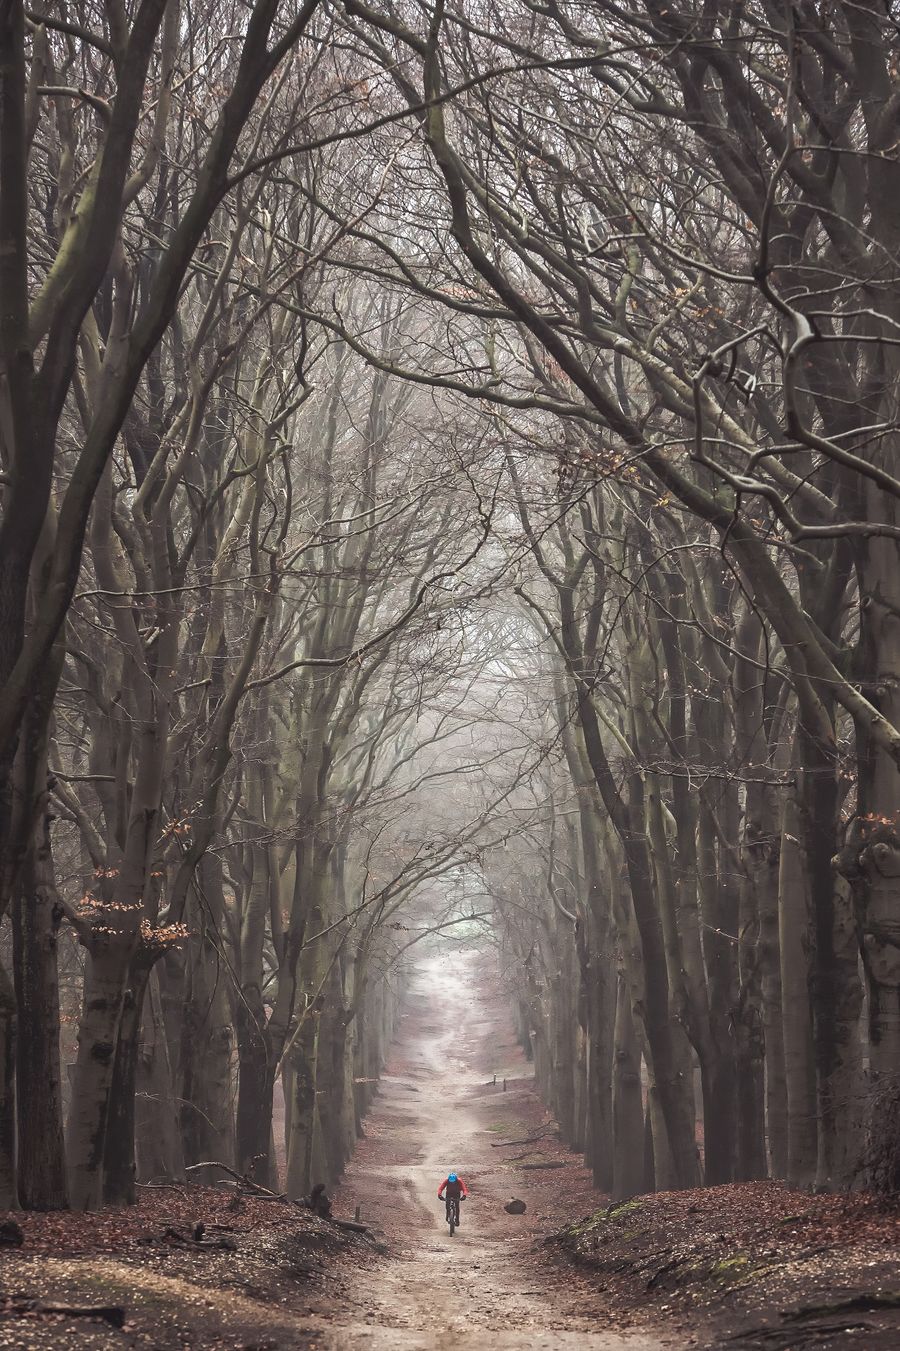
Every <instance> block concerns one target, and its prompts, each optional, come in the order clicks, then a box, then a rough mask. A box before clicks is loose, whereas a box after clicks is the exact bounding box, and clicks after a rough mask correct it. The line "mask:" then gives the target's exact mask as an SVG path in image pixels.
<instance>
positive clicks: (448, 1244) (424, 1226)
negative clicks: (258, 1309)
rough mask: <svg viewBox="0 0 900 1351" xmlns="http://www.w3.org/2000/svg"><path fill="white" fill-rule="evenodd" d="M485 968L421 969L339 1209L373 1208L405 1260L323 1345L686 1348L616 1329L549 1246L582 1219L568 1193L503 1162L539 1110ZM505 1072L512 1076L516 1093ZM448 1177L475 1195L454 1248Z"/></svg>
mask: <svg viewBox="0 0 900 1351" xmlns="http://www.w3.org/2000/svg"><path fill="white" fill-rule="evenodd" d="M476 973H478V967H477V964H476V962H475V960H474V959H463V960H461V961H460V963H459V964H458V965H456V964H455V965H454V966H453V967H452V968H449V967H448V966H446V965H445V964H439V963H431V964H429V965H427V966H423V967H422V968H421V969H420V971H419V972H418V974H417V976H416V979H415V981H414V984H413V986H412V989H411V991H410V996H409V1001H408V1005H407V1010H408V1011H407V1013H406V1015H405V1021H404V1025H403V1029H402V1033H401V1037H400V1039H399V1040H398V1042H397V1043H396V1044H395V1046H394V1048H393V1050H392V1054H391V1060H390V1063H389V1065H388V1069H387V1073H386V1074H385V1076H384V1077H383V1079H382V1082H381V1089H380V1092H379V1097H378V1100H377V1102H376V1105H375V1107H374V1109H373V1112H372V1113H371V1115H370V1116H369V1118H368V1119H367V1122H366V1139H365V1140H364V1141H362V1142H361V1143H360V1147H359V1150H358V1152H357V1155H356V1157H355V1158H354V1160H353V1163H352V1164H351V1166H350V1168H349V1169H348V1172H347V1176H346V1178H345V1181H344V1183H343V1185H342V1187H341V1190H340V1193H339V1196H338V1208H339V1210H340V1212H341V1213H347V1212H348V1211H351V1212H352V1209H353V1207H354V1206H356V1205H360V1206H361V1209H362V1214H363V1218H365V1219H367V1220H369V1222H370V1223H373V1224H375V1225H377V1226H379V1227H381V1228H383V1229H384V1230H385V1233H386V1235H387V1237H388V1240H389V1243H390V1248H391V1256H390V1257H389V1258H387V1259H384V1260H382V1262H380V1263H379V1264H378V1266H377V1267H375V1268H373V1269H371V1270H368V1271H366V1272H362V1273H359V1275H358V1276H357V1278H356V1279H355V1280H354V1281H353V1282H352V1283H351V1285H350V1288H349V1290H348V1292H347V1293H348V1303H349V1305H350V1307H349V1308H348V1309H347V1310H345V1311H342V1314H341V1315H337V1316H336V1317H335V1320H334V1325H333V1327H332V1330H331V1331H330V1333H329V1334H328V1336H327V1340H325V1342H324V1345H326V1346H328V1347H333V1348H363V1347H371V1348H387V1347H417V1348H434V1351H445V1349H446V1351H451V1349H452V1348H456V1347H465V1348H470V1349H471V1351H476V1349H480V1348H493V1347H509V1348H512V1347H515V1348H521V1349H522V1351H526V1349H527V1348H547V1349H548V1351H553V1349H555V1348H563V1347H576V1346H577V1347H586V1348H594V1351H657V1349H658V1348H661V1347H662V1346H663V1345H667V1346H671V1345H673V1343H671V1342H669V1341H668V1340H666V1342H665V1343H664V1342H663V1341H662V1340H660V1339H659V1338H658V1337H654V1336H651V1335H647V1334H639V1333H634V1332H631V1333H617V1332H616V1331H614V1330H613V1329H611V1328H609V1329H608V1328H604V1319H603V1317H602V1313H600V1312H599V1311H598V1309H597V1305H598V1303H599V1298H598V1291H597V1288H596V1284H594V1285H591V1284H590V1282H589V1281H588V1280H586V1279H585V1278H583V1277H581V1276H579V1275H576V1274H574V1273H571V1272H568V1271H567V1272H562V1271H560V1270H559V1269H558V1268H556V1267H555V1266H553V1264H552V1263H551V1262H550V1261H549V1260H545V1259H544V1258H543V1256H542V1254H541V1253H540V1251H535V1249H534V1238H535V1235H536V1233H539V1232H540V1231H541V1230H544V1231H546V1230H547V1229H549V1228H552V1227H554V1225H555V1224H556V1223H559V1222H562V1221H563V1220H564V1219H565V1218H573V1217H572V1215H571V1212H570V1211H569V1210H567V1209H566V1203H565V1201H562V1202H561V1201H560V1200H559V1199H558V1198H557V1197H555V1195H554V1193H555V1191H558V1188H556V1187H555V1186H554V1183H553V1181H552V1179H553V1176H554V1172H553V1171H551V1170H546V1171H545V1170H534V1171H531V1172H528V1171H526V1172H523V1171H522V1170H521V1168H517V1167H516V1166H515V1164H510V1163H506V1162H505V1156H507V1155H508V1154H509V1153H510V1151H509V1150H505V1151H504V1150H502V1149H496V1148H492V1145H496V1144H497V1142H498V1141H499V1140H505V1139H507V1138H512V1137H511V1136H510V1132H512V1135H513V1136H514V1135H515V1134H516V1131H521V1130H522V1129H523V1126H525V1127H527V1125H528V1124H529V1121H530V1120H533V1119H534V1116H535V1113H536V1112H539V1110H540V1109H539V1105H538V1104H537V1102H536V1100H535V1097H534V1094H533V1093H532V1092H531V1090H530V1087H529V1086H528V1084H527V1081H526V1082H523V1079H522V1075H523V1063H522V1059H521V1055H520V1053H519V1052H518V1051H517V1049H516V1047H515V1044H514V1041H513V1039H512V1036H511V1032H510V1028H509V1020H508V1016H507V1015H506V1011H505V1008H504V1006H503V1004H502V1002H501V1001H498V1000H497V999H496V998H492V997H491V994H490V991H485V990H484V989H483V988H480V986H479V981H478V979H477V978H476ZM479 974H482V975H483V972H482V973H479ZM494 1074H496V1075H497V1084H496V1086H495V1085H494V1084H493V1076H494ZM504 1077H506V1078H508V1079H509V1080H511V1081H512V1082H511V1083H510V1085H509V1091H508V1092H506V1093H504V1091H503V1079H504ZM523 1117H524V1118H525V1120H524V1121H523ZM512 1153H513V1154H515V1153H516V1151H515V1150H513V1151H512ZM518 1153H519V1155H520V1156H521V1153H522V1151H521V1150H519V1151H518ZM450 1168H455V1169H457V1171H459V1172H460V1174H461V1175H462V1176H463V1177H464V1178H465V1179H466V1182H467V1184H468V1185H469V1188H470V1198H469V1200H468V1201H467V1202H465V1203H464V1205H463V1207H462V1224H461V1228H460V1230H459V1231H458V1233H457V1234H456V1236H455V1237H454V1238H452V1239H451V1238H450V1235H449V1232H448V1230H447V1226H446V1224H445V1223H444V1218H443V1207H442V1206H441V1204H440V1203H439V1202H438V1200H437V1188H438V1184H439V1182H440V1181H441V1179H442V1178H443V1177H445V1176H446V1173H447V1171H448V1169H450ZM584 1182H585V1185H586V1182H587V1175H586V1174H585V1175H584ZM513 1193H514V1194H515V1195H517V1196H520V1197H521V1198H522V1199H523V1200H524V1201H525V1202H526V1204H527V1205H528V1213H527V1214H526V1216H524V1217H520V1216H515V1215H507V1214H506V1213H505V1211H504V1210H503V1204H504V1202H505V1201H506V1200H507V1199H508V1198H509V1197H510V1195H512V1194H513Z"/></svg>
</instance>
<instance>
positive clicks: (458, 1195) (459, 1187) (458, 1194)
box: [438, 1173, 469, 1224]
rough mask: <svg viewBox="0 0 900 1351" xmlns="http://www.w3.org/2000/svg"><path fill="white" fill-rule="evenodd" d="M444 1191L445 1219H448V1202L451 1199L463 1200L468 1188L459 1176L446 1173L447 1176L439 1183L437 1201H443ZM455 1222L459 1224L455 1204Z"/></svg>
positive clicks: (457, 1210)
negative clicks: (445, 1199) (445, 1203)
mask: <svg viewBox="0 0 900 1351" xmlns="http://www.w3.org/2000/svg"><path fill="white" fill-rule="evenodd" d="M445 1193H446V1198H447V1219H448V1220H449V1219H450V1202H451V1201H465V1199H466V1197H467V1196H468V1194H469V1189H468V1187H467V1186H466V1184H465V1183H464V1182H463V1180H462V1178H461V1177H457V1175H456V1173H448V1174H447V1176H446V1177H445V1178H444V1180H443V1182H442V1183H441V1185H440V1187H438V1200H439V1201H443V1200H444V1195H445ZM456 1223H457V1224H459V1207H458V1206H457V1208H456Z"/></svg>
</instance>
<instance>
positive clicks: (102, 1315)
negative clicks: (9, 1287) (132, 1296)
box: [0, 1299, 125, 1329]
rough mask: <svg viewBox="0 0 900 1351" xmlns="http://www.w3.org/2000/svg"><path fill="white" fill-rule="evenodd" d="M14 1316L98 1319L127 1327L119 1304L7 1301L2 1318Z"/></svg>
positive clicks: (34, 1300)
mask: <svg viewBox="0 0 900 1351" xmlns="http://www.w3.org/2000/svg"><path fill="white" fill-rule="evenodd" d="M4 1314H14V1315H16V1314H17V1315H19V1316H27V1315H29V1314H37V1315H38V1316H41V1315H44V1314H55V1315H57V1316H59V1317H62V1318H96V1319H97V1320H98V1321H99V1322H103V1323H109V1324H110V1326H111V1327H114V1328H120V1329H121V1328H123V1327H124V1326H125V1310H124V1309H123V1308H122V1306H121V1305H119V1304H44V1303H43V1302H42V1301H41V1300H39V1299H21V1300H13V1301H12V1302H10V1303H8V1304H7V1303H6V1302H5V1301H4V1302H3V1303H2V1304H0V1316H2V1315H4Z"/></svg>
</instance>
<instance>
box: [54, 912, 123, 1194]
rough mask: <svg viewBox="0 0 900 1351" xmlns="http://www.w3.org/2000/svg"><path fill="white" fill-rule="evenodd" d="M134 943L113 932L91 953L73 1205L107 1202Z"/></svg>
mask: <svg viewBox="0 0 900 1351" xmlns="http://www.w3.org/2000/svg"><path fill="white" fill-rule="evenodd" d="M130 948H131V944H130V942H128V944H127V946H126V944H125V943H123V941H122V939H121V937H120V936H119V935H112V936H105V937H102V938H99V939H96V940H95V941H94V943H93V945H92V949H91V951H90V952H89V954H88V962H87V967H86V970H85V977H84V997H83V1004H82V1014H81V1022H80V1024H79V1028H78V1057H77V1060H76V1063H75V1075H74V1083H73V1088H72V1105H71V1107H70V1109H69V1122H68V1140H67V1153H68V1160H69V1188H70V1193H69V1199H70V1201H71V1204H72V1207H73V1209H75V1210H97V1209H98V1208H99V1207H100V1206H101V1205H102V1203H103V1160H104V1153H105V1148H106V1130H107V1123H108V1118H109V1107H110V1092H111V1089H112V1083H113V1072H114V1068H115V1062H116V1046H117V1044H118V1040H119V1027H120V1025H121V1021H122V1006H123V1002H124V999H125V989H126V980H127V976H128V967H129V955H130Z"/></svg>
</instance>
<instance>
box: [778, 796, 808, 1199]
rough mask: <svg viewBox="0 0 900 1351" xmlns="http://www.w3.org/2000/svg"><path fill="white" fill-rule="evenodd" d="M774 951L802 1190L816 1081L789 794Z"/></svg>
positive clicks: (790, 1153)
mask: <svg viewBox="0 0 900 1351" xmlns="http://www.w3.org/2000/svg"><path fill="white" fill-rule="evenodd" d="M780 860H781V863H780V870H779V878H778V891H779V905H778V914H779V934H778V937H779V948H780V951H781V991H782V1008H783V1011H784V1073H785V1084H786V1088H787V1136H788V1148H787V1180H788V1182H790V1183H791V1184H792V1185H793V1186H795V1187H804V1186H807V1185H808V1184H809V1183H810V1182H811V1181H812V1180H813V1178H814V1177H815V1170H816V1077H815V1063H814V1059H813V1055H814V1053H813V1039H812V1013H811V1010H810V1000H809V945H810V895H809V874H808V872H807V869H806V863H805V851H804V846H803V840H802V836H801V830H800V825H799V811H798V809H797V799H796V795H795V793H794V790H793V789H789V790H788V791H787V792H786V793H785V799H784V817H783V829H782V836H781V852H780Z"/></svg>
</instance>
